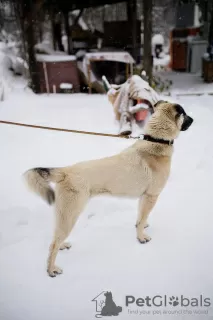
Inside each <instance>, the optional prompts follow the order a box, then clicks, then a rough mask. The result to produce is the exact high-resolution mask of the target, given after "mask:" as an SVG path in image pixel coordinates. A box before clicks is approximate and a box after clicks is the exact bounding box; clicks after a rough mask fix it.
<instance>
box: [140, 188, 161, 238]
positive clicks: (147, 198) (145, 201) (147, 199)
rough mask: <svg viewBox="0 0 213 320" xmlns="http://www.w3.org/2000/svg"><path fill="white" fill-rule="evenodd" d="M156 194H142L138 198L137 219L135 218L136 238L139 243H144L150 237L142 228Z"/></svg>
mask: <svg viewBox="0 0 213 320" xmlns="http://www.w3.org/2000/svg"><path fill="white" fill-rule="evenodd" d="M157 198H158V196H153V195H149V194H144V195H143V196H142V197H141V198H140V200H139V206H138V220H137V238H138V240H139V241H140V242H141V243H146V242H149V241H150V240H151V238H150V237H149V236H148V235H146V234H145V233H144V228H145V227H146V225H147V218H148V216H149V213H150V212H151V210H152V208H153V207H154V205H155V203H156V201H157Z"/></svg>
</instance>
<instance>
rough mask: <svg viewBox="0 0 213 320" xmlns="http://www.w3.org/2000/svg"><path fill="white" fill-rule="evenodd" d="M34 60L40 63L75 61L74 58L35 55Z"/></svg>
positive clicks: (68, 56)
mask: <svg viewBox="0 0 213 320" xmlns="http://www.w3.org/2000/svg"><path fill="white" fill-rule="evenodd" d="M36 59H37V61H41V62H59V61H74V60H76V56H71V55H48V54H36Z"/></svg>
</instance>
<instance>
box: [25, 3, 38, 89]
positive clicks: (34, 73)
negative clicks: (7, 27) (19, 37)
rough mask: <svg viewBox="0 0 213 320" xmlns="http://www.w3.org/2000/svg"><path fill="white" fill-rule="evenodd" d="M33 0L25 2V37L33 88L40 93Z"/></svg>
mask: <svg viewBox="0 0 213 320" xmlns="http://www.w3.org/2000/svg"><path fill="white" fill-rule="evenodd" d="M34 9H35V8H34V4H33V0H29V1H27V2H26V3H25V10H26V12H27V15H26V28H25V38H26V42H27V52H28V64H29V72H30V78H31V85H32V90H33V91H34V92H35V93H40V81H39V74H38V70H37V62H36V57H35V51H34V45H35V34H34V31H35V16H36V12H35V10H34Z"/></svg>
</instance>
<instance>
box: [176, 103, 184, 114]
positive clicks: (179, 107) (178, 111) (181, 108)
mask: <svg viewBox="0 0 213 320" xmlns="http://www.w3.org/2000/svg"><path fill="white" fill-rule="evenodd" d="M175 110H176V111H177V113H178V114H179V115H181V114H183V115H184V116H185V115H186V112H185V111H184V109H183V107H181V105H179V104H176V105H175Z"/></svg>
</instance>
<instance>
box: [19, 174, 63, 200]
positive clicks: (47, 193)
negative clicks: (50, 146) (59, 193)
mask: <svg viewBox="0 0 213 320" xmlns="http://www.w3.org/2000/svg"><path fill="white" fill-rule="evenodd" d="M24 178H25V180H26V182H27V185H28V187H29V189H30V190H31V191H33V192H35V193H36V194H37V195H39V196H40V197H41V198H43V199H44V200H45V201H47V203H49V204H50V205H51V204H53V203H54V201H55V193H54V190H53V189H52V187H51V186H50V182H56V183H57V182H60V181H63V180H64V178H65V174H64V173H63V172H62V170H61V169H57V168H34V169H30V170H28V171H26V172H25V173H24Z"/></svg>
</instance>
